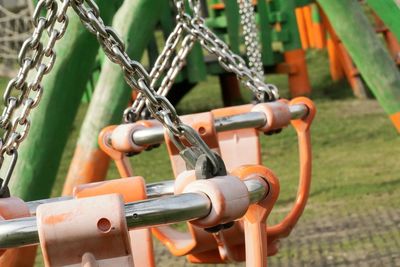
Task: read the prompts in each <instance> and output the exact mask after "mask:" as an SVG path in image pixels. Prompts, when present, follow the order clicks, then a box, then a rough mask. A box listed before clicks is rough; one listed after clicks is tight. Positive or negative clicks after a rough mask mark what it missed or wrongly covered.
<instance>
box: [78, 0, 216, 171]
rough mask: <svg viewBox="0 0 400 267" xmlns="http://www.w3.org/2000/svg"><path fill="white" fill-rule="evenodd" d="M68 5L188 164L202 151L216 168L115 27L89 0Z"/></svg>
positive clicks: (211, 155) (213, 158)
mask: <svg viewBox="0 0 400 267" xmlns="http://www.w3.org/2000/svg"><path fill="white" fill-rule="evenodd" d="M71 6H72V8H73V9H74V10H75V11H76V13H77V14H78V16H79V17H80V19H81V20H82V22H83V24H84V25H85V26H86V28H87V29H88V30H89V31H90V32H91V33H93V34H94V35H96V36H97V39H98V41H99V43H100V45H101V47H102V48H103V51H104V52H105V54H106V55H107V57H108V58H109V59H110V60H111V61H112V62H114V63H116V64H118V65H119V66H120V67H121V68H122V70H123V72H124V78H125V81H126V82H127V83H128V85H129V86H130V87H131V88H132V89H133V90H137V91H139V93H141V94H142V95H143V97H144V98H145V99H146V101H145V103H146V106H147V108H148V109H149V111H150V112H151V114H152V116H153V117H154V118H156V119H157V120H159V121H160V122H161V123H162V124H163V126H164V127H165V128H166V129H167V131H168V133H169V134H170V136H171V137H172V138H173V140H174V142H175V143H176V144H177V148H178V149H179V150H180V154H181V156H182V157H183V158H184V159H185V161H186V163H187V164H188V165H189V167H195V164H196V160H197V158H198V157H200V155H203V154H205V155H206V156H207V157H208V159H209V160H210V162H211V164H212V165H213V168H214V170H215V171H217V170H219V169H220V166H219V165H220V162H219V161H218V158H217V157H216V155H215V154H214V153H213V152H212V151H211V150H210V148H209V147H208V146H207V145H206V143H205V142H204V141H203V140H202V139H201V138H200V136H199V135H198V133H197V132H196V131H195V130H194V129H193V128H191V127H189V126H187V125H185V124H184V123H183V122H182V121H181V119H180V118H179V116H178V114H177V113H176V110H175V108H174V106H173V105H172V104H171V103H170V102H169V100H168V99H167V98H166V97H165V96H162V95H159V94H158V93H157V92H156V91H155V90H154V88H153V86H152V85H151V77H150V74H149V73H148V72H147V71H146V69H145V68H144V67H143V66H142V65H141V64H140V63H139V62H137V61H134V60H132V59H131V58H130V57H129V56H128V54H127V53H126V51H125V45H124V42H123V41H122V39H121V38H120V37H118V34H117V33H116V32H115V30H114V29H112V28H111V27H108V26H105V25H104V22H103V20H102V19H101V17H100V12H99V9H98V7H97V5H96V3H95V2H94V1H93V0H71ZM188 42H190V40H189V41H188ZM183 53H185V52H183ZM178 56H179V55H178ZM182 56H184V55H182ZM183 140H186V141H187V142H188V143H189V146H188V145H185V143H184V142H183Z"/></svg>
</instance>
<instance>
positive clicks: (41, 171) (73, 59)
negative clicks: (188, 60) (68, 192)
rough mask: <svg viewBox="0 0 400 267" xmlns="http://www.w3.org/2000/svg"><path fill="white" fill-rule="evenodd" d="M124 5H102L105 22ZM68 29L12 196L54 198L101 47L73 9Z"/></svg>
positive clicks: (23, 153) (25, 146)
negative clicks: (64, 153) (68, 146)
mask: <svg viewBox="0 0 400 267" xmlns="http://www.w3.org/2000/svg"><path fill="white" fill-rule="evenodd" d="M117 2H118V3H121V2H120V1H113V2H112V3H111V4H110V1H107V0H99V1H97V3H98V5H99V8H100V10H101V12H102V16H103V19H104V21H105V22H107V21H110V20H111V18H112V16H113V14H114V12H115V11H116V9H117V7H118V6H119V4H118V3H117ZM68 16H69V18H70V21H69V26H68V30H67V32H66V34H65V36H64V38H63V40H61V41H60V42H59V43H58V44H57V47H56V53H57V62H56V64H55V66H54V68H53V70H52V72H51V74H49V75H48V76H47V77H46V79H45V80H44V81H43V86H44V94H43V99H42V101H41V103H40V105H39V107H38V108H37V109H36V110H35V111H34V112H33V113H32V117H31V119H32V126H31V129H30V134H29V137H28V140H26V141H25V143H24V144H22V146H21V147H20V151H19V161H18V163H17V166H16V169H15V172H14V177H13V179H12V180H11V181H12V184H11V191H12V194H13V195H17V196H19V197H21V198H23V199H24V200H26V201H29V200H34V199H40V198H46V197H48V196H49V195H50V192H51V189H52V186H53V183H54V180H55V178H56V174H57V170H58V166H59V164H60V160H61V156H62V152H63V149H64V147H65V144H66V141H67V139H68V135H69V132H70V130H71V127H72V124H73V120H74V118H75V115H76V112H77V109H78V107H79V104H80V101H81V99H82V94H83V92H84V90H85V86H86V83H87V80H88V77H89V75H90V71H91V67H92V65H93V63H94V60H95V58H96V54H97V51H98V48H99V45H98V43H97V40H96V39H95V38H93V37H92V36H91V34H90V33H89V32H88V31H87V30H86V29H84V27H83V25H82V23H81V21H80V20H79V18H78V17H77V16H76V15H75V14H74V12H73V10H72V8H71V9H70V10H69V13H68Z"/></svg>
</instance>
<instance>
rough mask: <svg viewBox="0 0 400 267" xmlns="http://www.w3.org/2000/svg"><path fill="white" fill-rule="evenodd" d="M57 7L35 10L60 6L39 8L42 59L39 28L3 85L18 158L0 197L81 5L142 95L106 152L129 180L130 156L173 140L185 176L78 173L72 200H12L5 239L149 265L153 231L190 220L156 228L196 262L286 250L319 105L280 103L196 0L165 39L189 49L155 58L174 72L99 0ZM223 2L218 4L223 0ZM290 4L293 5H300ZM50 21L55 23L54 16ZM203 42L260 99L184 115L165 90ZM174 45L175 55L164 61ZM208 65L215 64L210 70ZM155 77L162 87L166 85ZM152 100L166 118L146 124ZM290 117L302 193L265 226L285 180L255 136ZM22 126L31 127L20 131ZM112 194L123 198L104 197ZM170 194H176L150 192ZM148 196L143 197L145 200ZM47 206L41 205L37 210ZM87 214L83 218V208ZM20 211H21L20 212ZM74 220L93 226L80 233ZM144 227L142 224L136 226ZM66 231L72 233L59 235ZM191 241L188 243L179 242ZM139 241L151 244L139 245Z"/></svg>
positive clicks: (71, 260)
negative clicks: (123, 36)
mask: <svg viewBox="0 0 400 267" xmlns="http://www.w3.org/2000/svg"><path fill="white" fill-rule="evenodd" d="M54 3H55V2H51V1H50V2H49V3H47V2H45V1H39V4H38V9H37V10H39V11H40V9H41V8H42V9H47V10H50V11H53V13H51V12H50V13H49V15H50V17H49V18H44V17H43V18H42V17H40V16H39V15H38V14H40V12H39V11H36V12H35V14H36V20H34V21H35V24H36V25H35V26H38V25H43V26H41V27H46V25H47V27H51V28H50V29H51V30H52V32H51V31H50V34H51V35H50V41H49V43H48V46H46V47H45V49H44V50H43V54H42V55H40V53H42V51H41V50H40V49H37V47H40V46H42V45H43V44H42V43H41V42H40V36H39V38H38V37H37V36H35V37H36V38H38V39H30V40H28V44H29V46H28V45H25V46H23V47H25V50H27V49H28V48H30V49H37V52H38V53H39V56H37V57H34V58H33V59H30V58H29V57H25V54H24V53H26V51H25V52H24V53H22V56H20V61H21V64H22V65H23V66H25V67H23V68H22V69H21V72H20V73H19V75H18V77H17V78H16V79H13V80H12V81H11V82H10V84H9V85H8V88H7V90H6V96H7V97H5V99H7V104H8V106H7V109H6V111H5V113H3V116H4V117H3V118H2V119H3V120H2V124H3V126H4V127H6V128H7V129H8V132H7V133H6V135H5V138H4V141H5V142H4V146H3V148H2V153H3V155H4V156H5V157H7V156H8V157H10V158H11V165H10V167H9V169H8V172H7V175H6V176H5V182H4V183H3V184H2V189H1V192H2V193H3V196H7V190H6V185H7V183H8V180H9V179H10V178H11V177H10V175H11V173H12V171H13V168H14V164H15V161H16V159H17V158H18V152H17V149H18V146H19V144H20V143H21V142H22V141H23V139H24V138H25V136H26V134H27V132H28V130H29V126H30V122H29V121H28V119H27V116H28V115H29V112H30V108H32V107H34V106H36V105H37V103H38V101H39V100H40V98H41V92H42V87H41V85H40V81H41V79H42V76H43V75H44V74H46V73H47V72H48V71H50V69H51V68H52V67H53V66H52V64H54V60H55V53H54V51H53V46H54V44H55V42H56V40H58V39H60V38H61V37H62V36H63V34H64V33H63V32H62V31H65V29H66V24H67V22H66V21H67V17H66V10H67V9H68V7H69V5H71V6H72V8H73V9H74V10H75V12H77V13H78V15H79V16H80V19H81V20H82V21H83V22H84V25H85V26H86V27H87V28H88V29H89V31H90V32H91V33H94V34H95V35H97V37H98V40H99V42H100V44H101V46H102V48H103V49H104V51H105V53H106V55H107V56H108V57H109V59H110V60H111V61H113V62H114V63H117V64H118V65H120V66H121V68H122V69H123V72H124V77H125V79H126V81H127V83H128V84H129V85H130V87H132V89H136V90H138V91H139V92H140V93H139V95H138V96H137V99H136V101H135V102H134V103H133V105H132V107H131V108H128V109H127V110H126V112H125V113H124V117H125V121H126V122H128V123H127V124H123V125H120V126H111V127H108V128H106V129H104V130H103V132H102V133H101V134H100V137H99V144H100V147H101V149H102V151H103V153H105V154H107V155H108V156H109V157H110V158H112V159H113V160H114V161H115V163H116V164H117V167H118V169H119V172H120V176H121V177H132V176H133V172H132V168H131V167H130V166H129V164H128V161H127V157H126V155H127V154H132V153H140V152H141V151H143V150H145V149H147V148H148V147H149V146H153V145H156V144H159V143H161V142H163V141H164V140H165V142H166V145H167V147H168V151H169V154H170V159H171V162H172V165H173V170H174V174H175V177H176V181H175V182H171V181H168V182H165V183H161V184H159V185H146V184H145V182H144V180H143V178H141V177H133V178H127V179H118V180H115V181H110V182H101V183H97V184H87V185H80V186H78V185H77V182H79V183H80V182H81V181H77V180H74V181H67V187H66V189H65V191H72V190H71V189H72V187H74V188H75V189H74V190H73V195H74V197H75V198H76V199H75V200H67V198H63V199H62V200H64V201H60V199H49V200H43V201H39V202H34V201H33V202H28V203H24V202H21V201H20V200H18V199H16V198H12V197H11V198H4V202H3V203H2V205H4V206H3V207H4V208H2V209H1V210H2V216H3V217H4V218H5V219H6V221H5V222H2V223H1V224H0V233H2V235H0V236H1V238H0V240H1V241H0V244H1V245H0V247H1V248H2V249H10V248H14V247H19V246H23V245H34V244H37V243H38V242H39V241H40V245H41V248H42V251H43V256H44V258H45V262H46V264H47V265H48V266H52V265H55V266H57V265H73V264H88V266H92V265H95V264H99V265H100V266H101V265H104V266H107V265H109V266H112V265H113V264H114V265H119V266H124V265H125V266H130V265H132V264H133V262H134V263H135V265H137V266H152V265H154V257H153V255H152V243H151V238H150V230H148V228H149V227H151V226H159V225H164V224H169V223H175V222H182V221H190V223H188V232H185V233H181V232H178V231H176V230H174V229H173V228H170V227H167V226H160V227H154V228H152V232H153V233H154V234H155V236H156V237H157V238H158V239H160V240H161V241H162V242H163V243H164V244H165V245H166V246H167V247H168V249H169V250H170V251H171V252H172V254H174V255H177V256H183V255H186V256H187V258H188V260H189V261H191V262H203V263H204V262H207V263H211V262H213V263H215V262H217V263H218V262H228V261H243V260H246V264H247V265H248V266H265V265H266V260H267V255H273V254H275V253H277V246H276V244H277V242H278V241H279V239H281V238H284V237H286V236H288V235H289V233H290V231H291V230H292V228H293V227H294V225H295V224H296V222H297V220H298V218H299V217H300V215H301V213H302V211H303V209H304V207H305V204H306V201H307V197H308V192H309V186H310V181H311V145H310V133H309V128H310V124H311V122H312V119H313V117H314V114H315V108H314V106H313V104H312V102H311V101H310V100H308V99H307V98H295V99H294V100H292V101H290V102H289V101H285V100H278V98H279V97H278V95H277V91H276V88H275V87H273V86H272V85H269V84H265V83H264V82H263V81H262V80H261V79H260V78H259V77H260V75H259V74H258V73H257V70H256V68H254V69H253V68H251V69H250V68H248V67H247V66H246V63H245V61H244V60H243V59H241V58H240V57H239V56H237V55H236V54H234V53H233V52H232V51H231V50H230V48H228V46H226V45H225V44H224V43H223V42H222V41H220V39H218V35H216V34H214V33H213V32H212V31H210V30H209V29H208V28H207V27H206V26H205V22H204V21H203V20H202V18H201V15H200V10H201V9H200V8H199V6H198V5H197V2H196V1H191V2H190V5H186V6H185V3H184V2H183V1H174V4H175V5H176V8H177V18H178V23H177V24H176V25H175V30H174V31H173V32H172V33H173V34H175V35H172V38H168V39H167V44H166V47H167V48H168V47H169V45H172V47H174V48H175V46H177V45H178V43H176V42H175V40H178V41H177V42H179V40H182V43H181V47H180V50H178V52H177V53H176V55H174V54H173V53H171V52H169V51H171V50H164V51H163V52H161V54H160V55H159V56H158V59H160V58H161V59H162V60H161V62H162V61H163V60H165V61H167V60H171V61H172V62H173V63H172V64H171V68H169V69H168V67H167V65H163V64H160V62H157V60H156V61H155V66H156V68H155V69H156V71H153V70H154V69H152V71H151V72H150V73H147V71H146V70H145V69H144V68H143V67H142V65H140V63H138V62H137V61H134V60H132V59H131V58H130V57H129V56H128V55H127V54H126V53H125V52H124V48H125V45H124V42H123V41H122V40H120V39H119V37H118V36H117V34H116V33H115V31H114V30H113V29H112V28H108V27H105V26H104V22H103V21H102V20H101V19H100V12H99V9H98V8H97V6H96V4H95V3H93V2H91V1H87V2H79V1H72V2H68V1H65V2H63V5H62V6H60V7H59V8H60V9H59V11H60V13H57V5H56V4H54ZM260 3H261V2H260ZM137 5H139V6H140V4H137ZM185 7H186V9H188V8H190V9H189V10H190V11H191V12H190V13H192V16H193V17H190V16H189V15H188V14H187V13H185V12H186V11H185ZM54 9H56V11H54ZM214 9H215V10H219V11H221V9H218V8H217V7H215V6H214ZM292 11H293V12H294V9H293V10H292ZM54 12H55V13H54ZM110 12H111V11H110ZM51 14H57V15H51ZM51 16H53V17H51ZM47 19H48V21H50V20H53V21H52V22H50V23H46V20H47ZM56 20H57V22H56ZM53 22H54V23H60V24H61V27H60V28H54V24H52V23H53ZM155 23H156V20H154V21H153V25H154V24H155ZM209 23H211V22H209ZM211 24H212V23H211ZM149 27H150V26H149ZM59 30H62V31H59ZM130 30H132V29H130ZM130 30H129V31H130ZM42 32H43V30H42ZM183 33H185V34H183ZM34 40H39V44H40V45H39V46H36V48H35V45H34V44H35V41H34ZM196 40H200V43H201V45H202V46H203V48H204V49H206V50H208V51H209V53H210V55H213V54H214V55H216V57H215V56H214V64H215V63H216V62H219V64H221V65H222V67H223V68H225V70H228V71H231V72H234V73H235V74H236V75H237V76H238V77H239V78H240V79H241V80H242V81H243V82H244V84H245V85H246V86H247V87H250V89H251V90H252V91H253V93H254V94H255V95H256V96H257V98H258V100H259V101H260V102H261V103H259V104H252V105H245V106H238V107H233V108H224V109H220V110H213V111H211V112H208V113H203V114H195V115H189V116H187V117H182V118H180V117H179V116H178V115H177V114H176V112H175V110H174V108H173V107H172V106H171V104H170V102H169V101H168V100H167V99H166V98H165V95H166V94H167V92H168V91H169V90H170V89H171V87H172V84H173V81H174V80H175V79H176V78H177V74H178V72H179V71H180V70H181V68H183V67H184V65H185V64H184V62H185V59H186V56H188V53H189V51H190V50H191V48H192V47H193V49H194V41H196ZM26 47H28V48H26ZM22 51H24V49H23V50H22ZM199 51H200V50H199ZM168 52H169V56H167V57H163V56H165V55H166V54H167V53H168ZM200 52H201V51H200ZM167 55H168V54H167ZM90 56H91V57H92V59H93V60H94V57H95V53H91V55H90ZM303 56H304V54H303ZM41 57H47V58H50V61H48V63H49V64H51V65H48V66H46V65H43V64H44V63H43V62H42V58H41ZM36 58H38V60H36ZM21 59H22V60H21ZM215 59H216V60H217V61H215ZM210 62H211V61H210ZM274 64H276V63H274ZM33 65H36V66H38V76H36V78H35V80H34V81H33V82H32V83H29V84H27V83H26V82H25V79H26V78H27V71H28V70H29V69H32V68H33ZM160 66H161V67H160ZM157 67H158V69H157ZM186 67H187V66H186ZM209 68H210V67H208V66H207V69H209ZM54 71H56V70H54ZM157 73H158V75H157ZM161 73H164V75H161ZM289 74H290V72H289ZM158 78H159V79H160V80H161V81H160V83H157V79H158ZM99 81H101V78H100V77H99ZM155 87H159V90H157V92H156V91H155V90H154V89H153V88H155ZM13 88H16V89H21V88H23V89H22V91H24V93H23V94H21V96H20V97H19V99H17V98H15V97H13V96H12V95H11V90H12V89H13ZM27 90H31V91H32V92H35V93H36V94H37V96H36V98H35V99H32V98H30V95H29V91H27ZM96 90H97V89H96ZM27 92H28V93H27ZM128 97H130V94H128ZM77 99H79V98H77ZM92 101H93V100H92ZM141 101H142V102H141ZM264 102H266V103H264ZM144 104H145V105H146V106H147V108H148V111H149V112H150V113H151V114H152V116H153V117H154V118H155V119H157V120H158V121H155V120H138V118H140V117H141V114H142V113H141V112H140V111H141V110H140V108H138V107H141V106H140V105H142V107H143V105H144ZM21 105H23V107H22V111H23V113H22V114H21V115H20V117H17V118H18V119H17V120H14V121H11V117H12V113H13V110H15V109H16V107H18V106H21ZM133 107H134V108H133ZM138 114H139V115H138ZM144 119H146V118H144ZM289 123H292V125H293V127H294V128H295V129H296V132H297V135H298V139H299V158H300V166H301V169H300V182H299V194H298V197H297V200H296V203H295V205H294V207H293V209H292V210H291V211H290V212H289V213H288V215H287V217H285V219H284V220H283V221H282V222H281V223H280V224H278V225H274V226H266V217H267V216H268V214H269V213H270V211H271V209H272V208H273V205H274V203H275V201H276V199H277V197H278V193H279V182H278V179H277V177H276V176H275V175H274V174H273V172H272V171H271V170H269V169H268V168H266V167H264V166H261V160H260V153H261V152H260V148H259V141H258V138H259V137H258V134H259V133H258V132H259V131H261V132H264V133H267V134H271V133H276V132H279V131H280V130H281V129H282V128H285V127H286V126H288V125H289ZM6 125H7V126H6ZM8 125H11V128H8ZM20 127H23V129H22V131H20V130H21V128H20ZM163 127H164V128H165V130H164V129H163ZM164 131H165V132H164ZM249 148H251V149H249ZM246 149H249V150H250V152H249V153H248V154H247V155H246V157H244V156H243V155H242V154H241V153H240V152H241V151H245V150H246ZM218 155H219V156H218ZM220 156H221V157H220ZM105 165H106V164H105ZM99 167H100V168H104V166H99ZM90 179H92V177H88V180H90ZM96 179H99V180H101V179H104V176H103V175H99V176H97V177H96ZM68 182H69V185H68ZM86 182H88V181H86ZM91 182H93V181H91ZM172 184H173V185H174V186H173V188H172V186H171V185H172ZM152 190H154V191H152ZM132 192H135V193H132ZM152 192H155V193H152ZM70 193H72V192H70ZM110 193H116V194H120V196H116V195H107V196H102V195H103V194H110ZM171 194H175V195H174V196H166V197H163V198H162V199H158V198H156V199H149V200H145V199H146V198H152V197H160V196H164V195H171ZM121 196H122V197H121ZM86 197H93V198H86ZM139 200H141V201H140V202H136V201H139ZM48 202H52V203H48ZM43 203H45V204H43ZM99 203H101V205H99ZM103 203H106V204H104V205H103ZM182 203H185V205H183V204H182ZM39 204H43V205H40V206H39V207H38V209H36V208H37V206H38V205H39ZM11 207H12V208H11ZM15 207H20V208H18V209H16V208H15ZM78 214H79V215H83V216H76V215H78ZM30 215H36V218H35V217H29V216H30ZM20 217H23V218H22V219H17V220H13V219H15V218H20ZM77 225H84V226H85V227H84V228H83V229H82V230H81V231H76V229H77ZM142 227H145V229H139V228H142ZM146 227H147V228H146ZM128 228H129V229H130V230H129V231H128ZM60 233H63V235H62V236H60ZM64 233H65V236H64ZM70 233H73V237H74V238H73V244H74V251H73V253H71V255H75V257H74V256H72V257H65V251H70V249H71V244H68V243H66V242H65V240H66V239H65V238H68V239H69V240H70V238H71V235H70ZM182 239H183V240H184V241H185V242H182ZM129 240H130V241H131V242H130V241H129ZM135 240H142V242H141V243H138V242H135ZM113 242H115V243H113ZM111 243H112V244H118V245H115V246H114V247H113V248H112V250H111V249H110V250H105V249H104V246H105V245H108V244H111ZM28 248H29V252H27V251H25V250H28V249H27V248H23V249H17V250H7V251H6V252H5V254H4V255H3V259H1V260H3V263H5V264H6V263H7V262H8V263H9V262H11V261H14V260H23V261H29V260H31V259H30V258H29V257H24V258H21V257H20V256H19V255H27V254H28V253H30V254H32V251H34V249H32V247H28ZM19 253H21V254H19ZM76 255H79V257H77V256H76ZM31 256H32V255H31Z"/></svg>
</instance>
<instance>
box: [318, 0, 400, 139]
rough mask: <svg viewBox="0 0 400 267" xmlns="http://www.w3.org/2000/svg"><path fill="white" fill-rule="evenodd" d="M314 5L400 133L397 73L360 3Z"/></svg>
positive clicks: (327, 0)
mask: <svg viewBox="0 0 400 267" xmlns="http://www.w3.org/2000/svg"><path fill="white" fill-rule="evenodd" d="M318 2H319V4H320V5H321V7H322V9H323V10H324V12H325V13H326V15H327V16H328V18H329V20H330V22H331V24H332V26H333V28H334V29H335V31H336V33H337V35H338V36H339V38H340V39H341V40H342V42H343V44H344V45H345V47H346V48H347V50H348V52H349V53H350V55H351V57H352V59H353V60H354V63H355V64H356V66H357V68H358V69H359V71H360V72H361V74H362V76H363V78H364V80H365V81H366V82H367V84H368V86H369V87H370V88H371V90H372V92H373V94H374V95H375V96H376V98H377V100H378V101H379V103H380V104H381V105H382V107H383V109H384V110H385V111H386V113H387V114H388V115H389V116H390V118H391V120H392V122H393V123H394V125H395V126H396V128H397V130H398V131H399V132H400V72H399V70H398V69H397V67H396V65H395V64H394V62H393V60H392V58H391V57H390V55H389V53H388V52H387V49H386V47H385V46H384V45H383V44H382V42H381V41H380V40H379V39H378V37H377V36H376V33H375V31H374V29H373V28H372V26H371V24H370V22H369V20H368V18H367V17H366V15H365V13H364V12H363V10H362V8H361V6H360V4H359V3H358V2H357V1H356V0H337V1H331V0H318ZM382 2H385V1H380V3H382Z"/></svg>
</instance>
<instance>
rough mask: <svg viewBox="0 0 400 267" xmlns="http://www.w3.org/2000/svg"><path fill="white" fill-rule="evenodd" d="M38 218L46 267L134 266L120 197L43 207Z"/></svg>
mask: <svg viewBox="0 0 400 267" xmlns="http://www.w3.org/2000/svg"><path fill="white" fill-rule="evenodd" d="M36 216H37V225H38V232H39V239H40V246H41V248H42V253H43V258H44V262H45V265H46V266H71V267H78V266H79V267H80V266H82V265H83V266H99V267H101V266H121V267H132V266H133V258H132V255H131V247H130V242H129V234H128V228H127V225H126V220H125V212H124V202H123V199H122V197H121V196H120V195H117V194H111V195H103V196H97V197H90V198H82V199H74V200H68V201H62V202H57V203H49V204H43V205H40V206H39V207H38V209H37V215H36Z"/></svg>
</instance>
